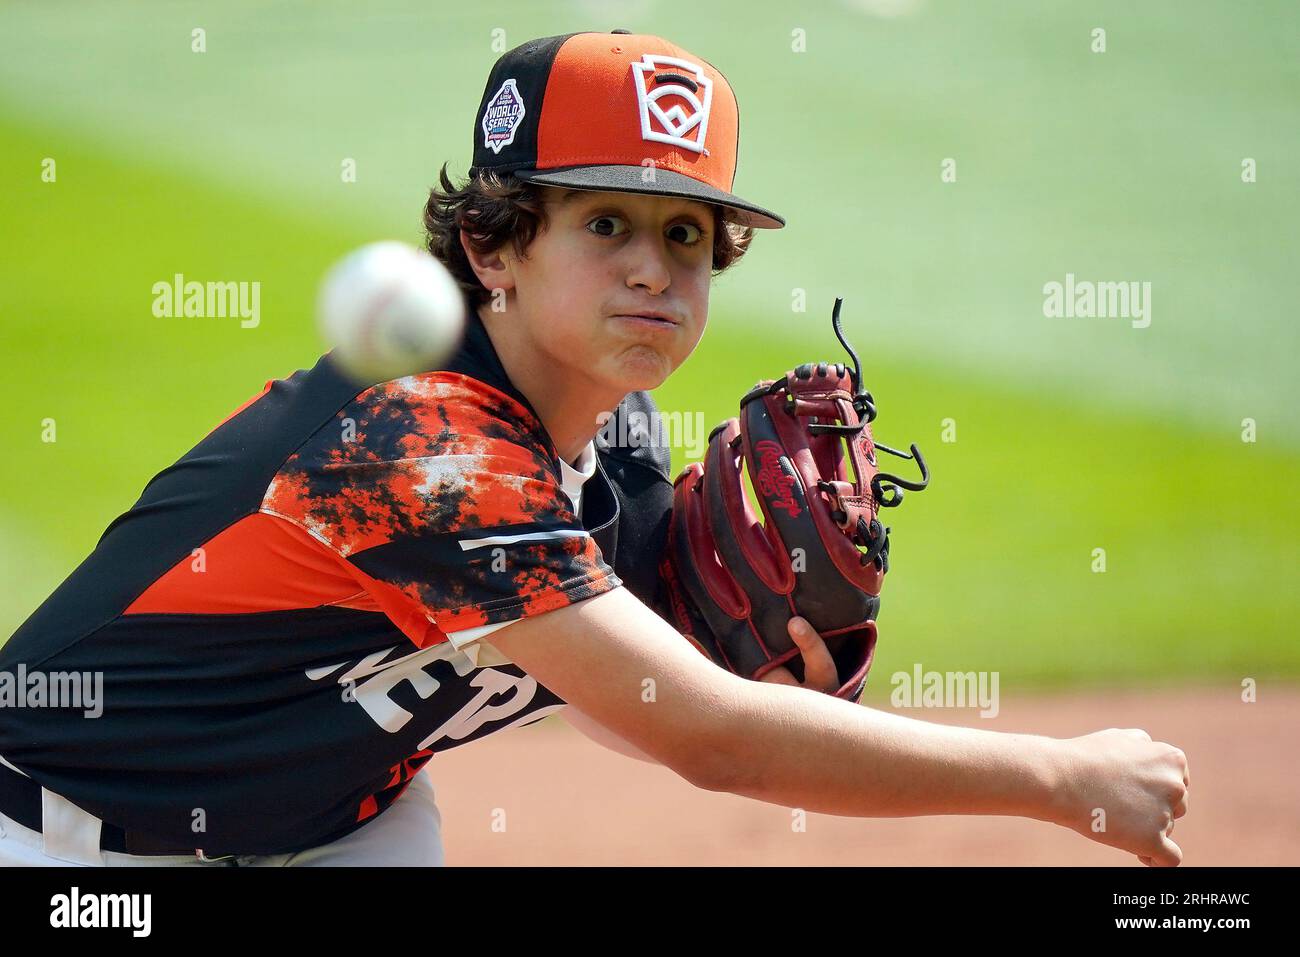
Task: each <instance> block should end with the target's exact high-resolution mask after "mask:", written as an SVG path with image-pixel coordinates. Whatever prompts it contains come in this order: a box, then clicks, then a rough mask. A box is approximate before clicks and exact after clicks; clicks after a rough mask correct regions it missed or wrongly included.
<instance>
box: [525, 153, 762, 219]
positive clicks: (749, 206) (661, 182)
mask: <svg viewBox="0 0 1300 957" xmlns="http://www.w3.org/2000/svg"><path fill="white" fill-rule="evenodd" d="M651 171H652V172H653V175H654V181H653V182H646V176H647V173H648V172H651ZM514 175H515V177H516V178H517V179H521V180H524V181H525V182H530V183H540V184H541V185H543V186H567V187H569V188H570V189H592V190H608V191H610V192H617V193H645V194H647V195H651V196H678V197H680V198H682V199H694V200H699V201H700V202H702V203H712V204H714V205H715V206H724V207H726V209H727V212H728V215H727V218H728V219H729V220H731V221H732V222H735V223H740V224H741V225H742V226H753V227H754V228H755V229H780V228H781V227H783V226H784V225H785V220H784V219H783V218H782V217H780V216H778V215H777V214H776V213H774V212H772V211H771V210H767V209H764V208H763V207H761V206H755V205H754V204H753V203H748V202H746V201H745V200H743V199H741V198H740V197H739V196H733V195H731V193H725V192H723V191H722V190H720V189H715V188H714V187H712V186H710V185H708V184H707V183H701V182H700V181H699V180H698V179H692V178H691V177H689V176H685V175H683V174H682V173H678V172H674V171H673V170H667V169H658V168H654V167H648V166H570V167H568V168H565V169H545V170H538V169H517V170H515V171H514Z"/></svg>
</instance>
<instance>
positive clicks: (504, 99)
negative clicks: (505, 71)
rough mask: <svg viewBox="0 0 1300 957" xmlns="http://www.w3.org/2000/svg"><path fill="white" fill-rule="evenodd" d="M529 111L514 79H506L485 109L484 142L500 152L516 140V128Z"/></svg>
mask: <svg viewBox="0 0 1300 957" xmlns="http://www.w3.org/2000/svg"><path fill="white" fill-rule="evenodd" d="M527 112H528V111H527V109H525V107H524V99H523V97H521V96H520V95H519V88H518V86H516V84H515V81H514V79H513V78H512V79H509V80H506V81H505V82H504V83H502V84H501V89H499V90H497V92H496V95H495V96H493V97H492V99H491V101H490V102H489V103H488V105H487V109H485V110H484V111H483V144H484V145H485V146H487V147H488V148H490V149H491V150H492V152H494V153H500V152H501V149H502V147H504V146H509V145H510V144H511V143H513V142H514V140H515V128H516V127H518V126H519V124H520V123H522V122H523V119H524V114H525V113H527Z"/></svg>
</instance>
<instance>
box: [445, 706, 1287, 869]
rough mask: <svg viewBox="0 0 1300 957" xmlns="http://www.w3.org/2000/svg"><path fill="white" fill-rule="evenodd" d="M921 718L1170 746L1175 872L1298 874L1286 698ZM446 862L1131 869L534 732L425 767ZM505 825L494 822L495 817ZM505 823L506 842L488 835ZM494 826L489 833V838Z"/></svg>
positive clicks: (1033, 840)
mask: <svg viewBox="0 0 1300 957" xmlns="http://www.w3.org/2000/svg"><path fill="white" fill-rule="evenodd" d="M901 713H905V714H909V715H912V716H914V717H923V718H925V719H926V720H934V721H942V722H944V723H952V724H963V725H972V726H978V727H982V728H991V729H996V730H1002V731H1020V732H1029V733H1037V734H1049V735H1053V736H1058V737H1069V736H1073V735H1077V734H1083V733H1086V732H1089V731H1096V730H1099V729H1102V728H1106V727H1120V728H1126V727H1140V728H1144V729H1146V730H1147V731H1148V732H1149V733H1150V734H1151V736H1152V737H1153V738H1155V739H1157V740H1164V741H1169V742H1171V743H1173V744H1176V745H1177V746H1178V747H1180V748H1182V749H1183V750H1184V751H1185V752H1186V753H1187V756H1188V761H1189V763H1190V767H1191V792H1190V801H1189V809H1188V814H1187V816H1186V817H1184V818H1183V819H1182V820H1180V821H1179V822H1178V826H1177V829H1176V831H1175V840H1176V841H1177V842H1178V843H1179V845H1180V846H1181V847H1182V849H1183V854H1184V866H1195V865H1209V864H1215V865H1296V864H1300V829H1297V827H1296V822H1295V814H1296V809H1297V807H1300V769H1298V768H1297V767H1296V765H1295V764H1294V761H1295V754H1296V741H1295V736H1296V731H1297V728H1300V689H1295V688H1286V687H1277V686H1273V687H1271V688H1270V686H1268V685H1267V684H1266V685H1265V686H1264V687H1262V688H1261V690H1260V694H1259V701H1258V702H1256V703H1253V704H1244V703H1242V702H1241V700H1240V697H1239V689H1238V688H1236V687H1235V686H1232V685H1230V684H1228V685H1225V686H1224V687H1223V688H1216V689H1196V690H1179V691H1168V692H1161V693H1153V692H1140V693H1138V692H1105V693H1094V692H1090V693H1086V694H1083V693H1079V694H1070V695H1061V696H1052V697H1034V698H1024V697H1020V698H1018V699H1017V701H1016V702H1015V703H1009V702H1005V701H1004V703H1003V705H1002V711H1001V714H999V716H998V717H997V718H993V719H988V720H981V719H980V718H979V717H978V715H977V713H976V712H974V711H951V710H950V711H943V710H926V711H921V710H915V709H914V710H908V711H903V712H901ZM429 773H431V774H432V776H433V781H434V786H435V789H436V792H437V797H438V804H439V806H440V807H441V809H442V815H443V829H444V830H443V837H444V843H445V847H446V856H447V863H448V864H449V865H453V866H455V865H493V864H520V865H592V864H641V865H668V864H672V865H718V864H739V865H755V864H788V865H809V864H811V865H816V864H907V865H962V864H992V865H1039V866H1041V865H1098V866H1114V865H1128V864H1132V865H1133V866H1135V867H1140V866H1142V865H1140V864H1139V863H1138V862H1137V860H1136V858H1134V857H1132V856H1130V855H1127V854H1124V853H1122V852H1119V851H1115V850H1112V849H1111V848H1107V847H1103V846H1101V845H1098V844H1094V843H1092V842H1090V841H1088V840H1085V839H1084V838H1082V837H1079V836H1078V835H1076V834H1074V833H1072V832H1070V831H1067V830H1065V829H1064V828H1060V827H1056V826H1053V825H1050V824H1043V823H1040V822H1037V821H1030V820H1023V819H1016V818H1001V817H927V818H903V819H876V820H872V819H855V818H844V817H835V816H831V815H824V814H809V815H808V817H807V830H806V831H805V832H803V833H796V832H794V831H793V829H792V827H791V812H790V810H789V809H787V808H783V807H779V806H777V805H772V804H764V803H762V802H759V801H752V800H749V799H746V798H740V797H736V796H734V795H730V794H715V793H712V792H708V791H700V790H697V789H695V788H693V787H691V786H690V785H689V784H687V783H686V782H685V781H683V780H681V779H680V778H678V777H677V776H676V775H675V774H673V773H672V772H671V771H669V770H667V769H666V768H662V767H658V766H654V765H650V764H645V763H643V762H640V761H635V760H632V759H629V758H625V757H623V756H621V755H618V754H614V753H612V752H610V751H607V750H605V749H604V748H602V747H600V746H599V745H596V744H594V743H593V742H591V741H590V740H588V739H587V738H585V737H583V736H582V735H580V734H579V733H578V732H576V731H574V730H572V729H571V728H569V726H568V725H567V723H564V722H562V721H561V720H560V719H557V718H549V719H547V720H545V721H543V722H541V723H540V724H538V725H534V726H532V727H528V728H521V729H519V730H517V731H510V732H506V733H504V734H501V735H497V736H494V737H491V738H488V739H487V740H485V741H482V742H479V743H477V744H473V745H469V746H467V747H462V748H458V749H456V750H454V751H451V752H448V753H446V754H442V755H439V756H437V757H435V758H434V760H433V761H432V762H431V763H430V765H429ZM503 812H504V817H503ZM503 821H504V825H505V827H504V830H502V829H501V824H502V822H503ZM494 822H496V823H495V829H494Z"/></svg>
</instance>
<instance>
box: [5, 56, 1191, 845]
mask: <svg viewBox="0 0 1300 957" xmlns="http://www.w3.org/2000/svg"><path fill="white" fill-rule="evenodd" d="M738 141H739V114H738V110H737V104H736V99H735V96H734V94H733V93H732V90H731V88H730V86H729V84H728V83H727V80H726V78H725V77H724V76H723V75H722V74H721V73H720V72H718V70H717V69H716V68H714V67H713V66H712V65H711V64H709V63H708V62H706V61H705V60H704V59H702V58H700V57H698V56H696V55H694V54H692V53H690V52H688V51H686V50H683V49H681V48H680V47H678V46H675V45H674V44H672V43H670V42H668V41H666V40H664V39H662V38H660V37H656V36H650V35H632V34H629V33H628V32H627V31H625V30H615V31H612V32H611V33H597V32H591V33H576V34H568V35H564V36H554V37H546V38H543V39H538V40H533V41H530V42H528V43H525V44H523V45H522V46H519V47H517V48H515V49H513V50H511V51H509V52H507V53H506V54H504V55H503V56H502V57H501V58H500V59H499V60H498V61H497V63H496V65H495V66H494V67H493V69H492V72H491V75H490V77H489V79H488V82H487V85H486V87H485V90H484V95H483V99H482V103H481V105H480V109H479V112H478V114H477V116H476V118H475V128H474V153H473V157H474V163H473V167H472V168H471V170H470V176H469V179H468V181H467V182H466V183H465V184H464V185H463V186H461V187H459V188H457V187H456V186H455V185H454V184H453V183H452V182H451V181H450V180H449V179H448V177H447V173H446V168H445V167H444V168H443V172H442V174H441V179H440V186H441V189H435V190H434V191H433V193H432V195H431V197H430V200H429V203H428V205H427V207H426V211H425V222H426V226H427V228H428V232H429V239H428V243H429V248H430V251H431V252H432V253H433V254H434V255H435V256H437V257H438V258H439V259H441V260H442V261H443V262H444V263H445V264H446V265H447V266H448V268H449V269H450V270H451V271H452V273H453V275H454V276H456V278H457V279H458V281H459V282H460V283H461V284H462V286H463V288H464V290H465V293H466V296H467V298H468V300H469V302H470V304H471V306H472V308H471V310H470V321H469V325H468V329H467V333H466V337H465V339H464V342H463V345H462V346H461V348H460V349H459V351H458V352H457V353H456V354H455V355H454V356H452V357H451V358H450V359H449V360H447V361H446V362H444V363H441V364H440V365H439V367H438V368H435V369H429V370H427V371H424V372H422V373H419V374H416V375H413V376H410V377H407V378H403V379H398V380H393V381H387V382H374V383H369V384H362V385H358V384H357V383H356V382H355V381H353V380H351V379H349V378H347V377H346V376H344V375H343V374H342V373H341V372H340V370H339V369H338V368H337V367H336V365H335V363H334V361H333V360H332V358H331V356H330V355H328V354H327V355H325V356H323V357H321V358H320V360H319V361H318V362H317V363H316V364H315V365H314V366H313V367H312V368H310V369H308V370H299V371H298V372H295V373H294V374H293V375H291V376H289V377H288V378H285V379H281V380H273V381H271V382H268V383H267V385H266V387H265V388H264V389H263V390H262V392H261V393H260V394H259V395H257V396H255V397H253V398H252V399H250V400H249V401H248V402H246V403H244V404H243V405H242V406H240V407H239V408H238V409H236V410H235V411H234V412H233V413H232V414H231V415H230V416H229V417H228V418H227V419H226V420H225V421H224V422H223V423H221V424H220V425H219V426H218V427H217V428H215V429H214V430H213V431H212V432H211V433H209V434H208V435H207V436H205V437H204V438H203V439H202V440H201V441H200V442H199V443H198V444H197V445H196V446H195V447H194V448H193V449H192V450H191V451H190V452H188V453H187V454H185V455H184V456H182V457H181V459H180V460H179V461H177V462H176V463H175V464H173V465H171V466H169V467H167V468H165V469H163V470H162V471H161V472H159V473H158V474H157V475H156V476H154V478H153V479H152V480H151V481H150V482H149V483H148V485H147V486H146V487H145V489H144V492H143V493H142V495H141V496H140V499H139V501H137V502H136V503H135V505H134V506H133V507H132V508H131V509H130V510H129V511H127V512H126V513H125V514H123V515H121V516H120V517H118V518H117V519H116V520H115V521H114V522H113V523H112V524H111V525H110V526H109V527H108V529H107V530H106V531H105V532H104V534H103V536H102V538H101V539H100V541H99V543H98V544H97V546H96V548H95V550H94V551H93V552H92V553H91V554H90V555H89V556H88V557H87V558H86V559H85V561H83V562H82V563H81V565H80V566H78V567H77V568H76V569H75V570H74V571H73V572H72V574H71V575H70V576H69V577H68V579H67V580H66V581H65V582H64V583H63V584H62V585H61V586H60V587H59V588H58V589H57V590H56V591H55V592H54V593H53V594H52V595H51V596H50V597H49V598H48V599H47V600H46V601H45V602H44V603H43V604H42V605H41V606H40V607H39V608H38V609H37V610H36V611H35V612H34V613H33V614H32V616H31V617H30V618H29V619H28V620H27V621H26V622H25V623H24V624H23V625H22V627H21V628H20V629H19V630H18V632H17V633H16V634H15V635H14V636H13V637H12V638H11V639H10V640H9V642H8V643H7V644H5V645H4V646H3V648H2V649H0V671H3V672H6V673H10V674H16V673H18V674H25V675H27V676H29V678H30V676H36V675H46V676H49V675H54V674H91V673H94V674H97V675H102V681H103V692H102V697H103V708H102V714H100V715H98V716H95V717H92V716H90V715H88V714H86V713H84V712H83V711H81V710H75V709H71V708H66V707H40V708H38V707H29V708H0V863H5V864H20V865H21V864H33V865H42V864H54V865H66V864H79V865H92V866H103V865H111V866H128V865H186V866H199V867H206V866H286V865H335V864H338V865H353V864H388V865H436V864H441V863H442V862H443V854H442V845H441V838H440V826H441V821H440V817H439V813H438V809H437V805H436V803H435V801H434V793H433V786H432V781H431V777H430V774H429V773H423V772H424V771H425V768H426V765H429V766H430V771H431V773H432V774H433V776H434V777H435V778H436V774H437V760H436V757H435V756H436V755H437V754H438V753H439V752H442V751H446V750H447V749H449V748H453V747H458V746H461V745H465V744H468V743H470V742H473V741H476V740H478V739H480V738H483V737H486V736H487V735H490V734H495V733H499V732H503V731H507V730H509V729H511V728H517V727H521V726H523V725H526V724H530V723H532V722H535V721H538V720H540V719H542V718H544V717H546V716H547V715H550V714H557V713H559V714H564V715H565V716H566V717H567V718H568V719H569V720H570V721H571V722H572V723H573V724H574V725H575V726H577V727H579V728H580V729H582V730H584V731H585V732H586V733H588V734H589V735H591V736H592V737H593V738H595V739H596V740H598V741H600V742H602V743H603V744H605V745H607V746H609V747H612V748H614V749H616V750H619V751H621V752H623V753H626V754H629V755H632V756H635V757H638V758H641V759H643V760H649V761H656V762H659V763H662V764H663V765H665V766H667V767H669V768H671V769H672V770H674V771H675V772H677V773H678V774H679V775H681V776H682V777H683V778H685V779H686V780H687V781H690V782H691V783H693V784H695V785H696V786H699V787H702V788H707V789H710V790H726V791H731V792H734V793H737V794H743V795H747V796H750V797H753V798H756V799H759V800H763V801H768V802H773V803H777V804H782V805H786V806H790V807H801V808H805V809H809V810H813V811H821V812H826V813H832V814H839V815H856V816H899V815H921V814H951V813H968V814H1006V815H1021V816H1026V817H1033V818H1037V819H1040V820H1044V821H1051V822H1053V823H1057V824H1060V825H1062V826H1065V827H1069V828H1071V829H1073V830H1075V831H1077V832H1079V833H1080V834H1082V835H1084V836H1086V837H1089V838H1091V839H1093V840H1096V841H1100V842H1102V843H1105V844H1109V845H1112V846H1114V847H1117V848H1120V849H1123V850H1125V851H1128V852H1130V853H1132V854H1135V855H1137V856H1138V857H1139V858H1140V859H1141V860H1143V861H1144V862H1146V863H1149V864H1176V863H1178V862H1179V861H1180V859H1181V851H1180V850H1179V848H1178V846H1177V845H1176V844H1175V843H1174V842H1173V841H1172V839H1171V838H1170V833H1171V831H1172V826H1173V821H1174V819H1175V818H1177V817H1179V816H1181V815H1182V814H1183V813H1184V812H1185V811H1186V808H1187V797H1186V795H1187V787H1188V783H1189V782H1188V777H1187V762H1186V759H1185V757H1184V755H1183V754H1182V752H1181V751H1179V750H1178V749H1176V748H1174V747H1172V746H1170V745H1167V744H1161V743H1154V742H1152V741H1151V739H1150V738H1149V737H1148V736H1147V735H1146V734H1144V733H1143V732H1140V731H1136V730H1118V729H1110V730H1107V731H1102V732H1098V733H1096V734H1092V735H1086V736H1083V737H1080V738H1073V739H1069V740H1056V739H1050V738H1045V737H1038V736H1033V735H1020V734H1016V735H1012V734H999V733H994V732H988V731H980V730H974V729H967V728H955V727H946V726H940V725H933V724H929V723H926V722H921V721H917V720H913V719H909V718H904V717H900V716H897V715H892V714H888V713H883V712H879V711H876V710H873V709H869V708H865V707H860V706H858V705H856V704H854V703H850V701H846V700H840V698H839V697H837V695H836V689H837V688H838V687H839V686H840V684H841V678H842V676H841V675H839V674H838V673H837V665H836V662H835V661H834V659H833V656H832V655H831V653H830V651H828V646H827V644H826V642H825V641H824V640H823V638H822V637H821V636H819V635H818V634H817V633H816V632H815V631H813V630H812V627H811V625H810V624H809V621H808V620H807V619H806V618H805V617H804V616H803V615H793V616H792V617H791V618H790V620H789V622H788V624H787V627H788V629H789V637H790V638H791V639H792V640H793V642H794V643H795V645H796V646H797V648H798V651H799V660H798V661H797V662H794V661H788V662H787V663H788V664H789V665H790V667H786V666H784V665H782V666H780V667H772V668H770V669H768V670H766V671H765V673H764V674H763V675H762V678H761V680H747V678H745V677H741V676H739V675H737V674H733V673H731V672H730V671H728V670H727V669H726V668H725V667H718V665H717V664H716V663H715V662H713V661H710V660H709V659H708V658H706V657H705V656H703V655H701V654H700V653H699V651H698V650H697V649H696V647H693V645H692V643H691V642H688V641H686V640H684V639H683V637H682V635H681V634H679V632H678V630H677V629H675V628H674V627H672V626H671V625H670V624H669V620H668V619H667V618H665V617H664V616H663V615H662V614H657V613H656V610H653V609H654V608H655V607H656V606H657V603H658V602H659V600H660V595H661V592H660V589H661V575H660V573H659V567H658V566H659V561H658V556H659V555H660V554H661V553H662V552H663V550H664V548H665V540H666V536H667V534H668V528H669V518H670V515H671V512H672V509H673V492H674V489H673V482H672V477H671V475H670V474H669V459H668V453H667V450H666V449H665V448H664V447H663V446H662V445H657V444H655V443H654V442H651V441H647V437H646V436H645V435H644V434H640V435H639V434H638V433H637V431H636V429H635V428H629V427H628V426H630V425H632V424H634V423H637V422H646V421H653V418H654V416H655V414H656V410H655V408H654V405H653V403H652V401H651V399H650V397H649V396H648V394H647V391H648V390H651V389H654V388H655V387H657V386H659V385H660V384H661V383H662V382H663V381H664V380H665V379H666V378H667V377H668V376H669V375H670V374H671V373H672V372H673V371H674V370H675V369H676V368H677V367H678V366H679V365H680V364H681V363H682V362H683V361H684V360H685V359H686V358H687V356H688V355H689V354H690V353H691V351H692V350H693V349H694V347H695V346H696V344H697V343H698V342H699V340H700V337H701V336H702V334H703V332H704V327H705V322H706V318H707V313H708V295H709V288H710V282H711V279H712V276H713V275H714V274H715V273H716V272H719V271H721V270H723V269H725V268H727V267H728V266H730V265H731V264H732V263H733V262H734V261H736V260H737V259H739V258H740V257H741V256H742V255H743V253H744V252H745V250H746V248H747V247H748V245H749V243H750V241H751V239H752V236H753V230H754V229H755V228H762V229H778V228H780V227H781V226H783V225H784V220H782V219H781V217H779V216H777V215H776V214H775V213H772V212H769V211H768V210H766V209H763V208H762V207H759V206H756V205H754V204H753V203H750V202H748V201H746V200H743V199H741V198H739V197H737V196H735V195H734V194H733V193H732V192H731V189H732V182H733V178H734V175H735V170H736V160H737V147H738ZM840 371H843V370H840ZM822 372H823V373H825V372H826V370H825V369H824V368H823V369H822ZM611 413H612V415H613V417H614V418H613V420H612V423H613V427H611V422H610V421H608V417H609V415H610V414H611ZM610 436H613V437H615V440H609V439H608V437H610ZM622 436H626V437H627V438H626V440H625V441H624V440H623V439H621V438H618V437H622ZM859 504H861V503H859ZM873 634H874V632H873ZM647 682H651V683H652V684H653V687H654V689H655V691H654V695H653V696H652V697H653V700H652V701H648V700H647V697H646V694H645V691H646V687H647ZM1096 808H1104V809H1106V812H1107V821H1108V823H1107V827H1106V829H1105V830H1104V831H1093V830H1092V827H1091V825H1092V823H1093V821H1094V820H1095V818H1094V816H1093V814H1092V811H1093V810H1094V809H1096Z"/></svg>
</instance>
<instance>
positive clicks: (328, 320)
mask: <svg viewBox="0 0 1300 957" xmlns="http://www.w3.org/2000/svg"><path fill="white" fill-rule="evenodd" d="M465 308H466V307H465V297H464V294H463V293H462V292H461V290H460V287H459V286H457V285H456V280H455V279H453V278H452V276H451V273H449V272H448V271H447V268H446V267H445V266H443V264H442V263H440V262H438V260H436V259H434V258H433V257H432V256H430V255H429V254H428V253H427V252H425V251H424V250H422V249H417V248H416V247H414V246H411V245H408V244H407V243H403V242H397V241H385V242H378V243H371V244H370V245H368V246H362V247H361V248H360V249H357V250H355V251H354V252H351V253H349V254H348V255H347V256H345V257H343V259H341V260H340V261H339V262H338V263H337V264H336V265H335V266H334V267H333V268H331V269H330V271H329V272H328V273H327V274H326V276H325V279H324V281H323V282H322V283H321V290H320V298H319V300H318V302H317V319H318V322H319V324H320V330H321V333H322V334H323V335H324V337H325V341H326V342H327V343H328V344H329V345H330V347H331V348H332V349H333V350H334V359H335V360H336V361H337V362H338V364H339V366H340V367H341V368H342V369H343V370H344V371H345V372H347V373H348V374H349V375H351V376H353V377H355V378H356V379H358V380H360V381H362V382H365V383H371V382H387V381H388V380H389V379H398V378H401V377H402V376H407V375H413V374H414V373H417V372H423V371H425V370H427V369H429V368H434V367H436V366H437V364H438V363H439V362H441V361H442V360H444V359H446V358H447V357H448V356H449V355H451V354H452V352H454V351H455V349H456V347H457V346H458V345H459V344H460V340H461V336H462V335H463V334H464V331H465Z"/></svg>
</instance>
